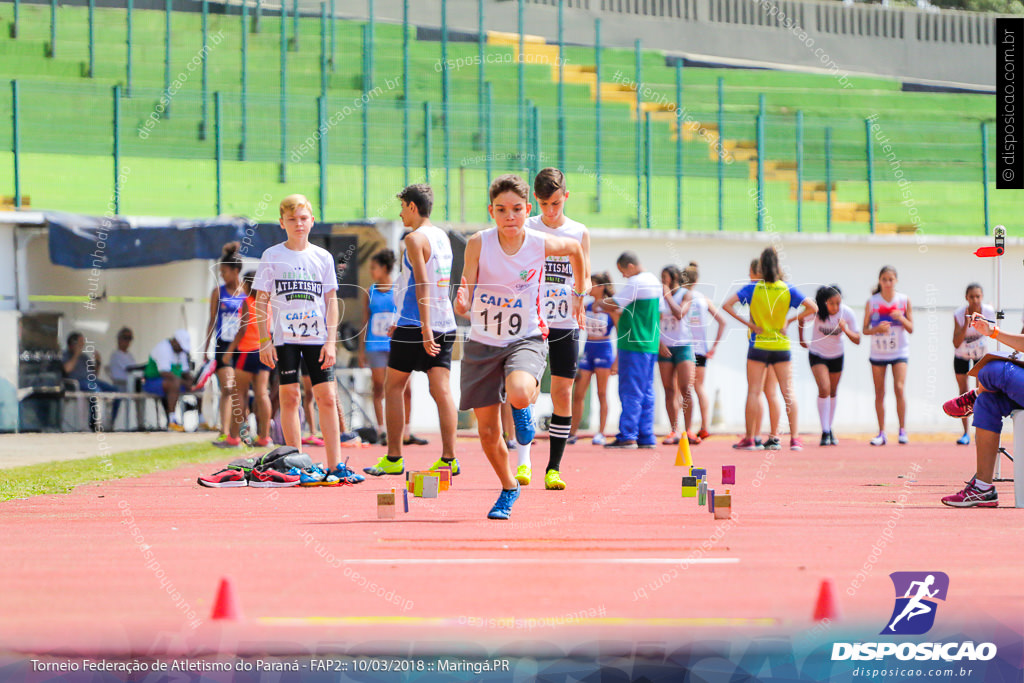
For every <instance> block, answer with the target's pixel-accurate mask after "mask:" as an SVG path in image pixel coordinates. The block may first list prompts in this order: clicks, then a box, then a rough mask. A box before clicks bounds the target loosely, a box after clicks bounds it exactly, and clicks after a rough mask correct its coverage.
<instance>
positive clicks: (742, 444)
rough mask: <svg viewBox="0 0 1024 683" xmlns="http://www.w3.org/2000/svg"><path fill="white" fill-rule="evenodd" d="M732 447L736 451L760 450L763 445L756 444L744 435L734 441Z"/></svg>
mask: <svg viewBox="0 0 1024 683" xmlns="http://www.w3.org/2000/svg"><path fill="white" fill-rule="evenodd" d="M732 447H733V448H735V449H736V450H738V451H760V450H762V449H763V448H764V446H758V445H757V444H756V443H754V440H753V439H751V438H749V437H746V436H745V437H743V438H742V439H740V440H739V441H737V442H736V443H734V444H733V445H732Z"/></svg>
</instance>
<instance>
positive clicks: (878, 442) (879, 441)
mask: <svg viewBox="0 0 1024 683" xmlns="http://www.w3.org/2000/svg"><path fill="white" fill-rule="evenodd" d="M885 444H886V439H885V432H878V436H876V437H875V438H873V439H871V445H872V446H884V445H885Z"/></svg>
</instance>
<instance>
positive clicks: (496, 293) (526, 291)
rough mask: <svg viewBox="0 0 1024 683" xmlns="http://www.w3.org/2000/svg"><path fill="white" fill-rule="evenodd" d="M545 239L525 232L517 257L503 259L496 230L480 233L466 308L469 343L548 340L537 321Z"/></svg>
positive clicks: (537, 234)
mask: <svg viewBox="0 0 1024 683" xmlns="http://www.w3.org/2000/svg"><path fill="white" fill-rule="evenodd" d="M545 244H546V240H545V238H544V235H542V234H541V233H539V232H537V231H536V230H527V231H526V237H525V238H524V239H523V244H522V246H520V247H519V251H517V252H516V253H515V254H506V253H505V250H504V249H502V248H501V243H500V242H499V241H498V229H497V228H489V229H487V230H484V231H483V232H481V233H480V264H479V266H478V267H477V271H476V280H477V283H476V287H475V288H474V290H473V303H472V305H471V306H470V313H469V319H470V325H471V327H470V330H469V338H470V340H471V341H475V342H479V343H481V344H487V345H488V346H508V345H509V344H511V343H512V342H513V341H515V340H517V339H525V338H527V337H538V336H542V335H546V334H547V331H546V329H544V328H543V327H542V324H541V318H540V281H541V278H542V277H543V276H544V252H545V251H546V246H545Z"/></svg>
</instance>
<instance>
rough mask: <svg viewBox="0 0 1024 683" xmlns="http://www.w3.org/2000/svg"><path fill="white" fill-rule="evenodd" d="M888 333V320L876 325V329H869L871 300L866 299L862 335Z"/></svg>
mask: <svg viewBox="0 0 1024 683" xmlns="http://www.w3.org/2000/svg"><path fill="white" fill-rule="evenodd" d="M888 331H889V321H888V320H883V321H882V322H880V323H878V326H877V327H871V299H868V302H867V303H866V304H864V334H866V335H869V336H870V335H873V334H878V333H879V332H881V333H882V334H885V333H886V332H888Z"/></svg>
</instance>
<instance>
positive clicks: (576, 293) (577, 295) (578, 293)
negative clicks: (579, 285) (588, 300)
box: [572, 288, 587, 299]
mask: <svg viewBox="0 0 1024 683" xmlns="http://www.w3.org/2000/svg"><path fill="white" fill-rule="evenodd" d="M572 295H573V296H575V297H578V298H580V299H582V298H583V297H585V296H586V295H587V290H585V289H584V290H583V291H582V292H577V291H576V289H575V288H574V289H573V290H572Z"/></svg>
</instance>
